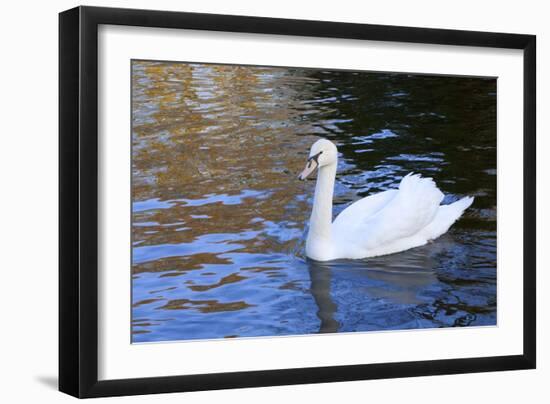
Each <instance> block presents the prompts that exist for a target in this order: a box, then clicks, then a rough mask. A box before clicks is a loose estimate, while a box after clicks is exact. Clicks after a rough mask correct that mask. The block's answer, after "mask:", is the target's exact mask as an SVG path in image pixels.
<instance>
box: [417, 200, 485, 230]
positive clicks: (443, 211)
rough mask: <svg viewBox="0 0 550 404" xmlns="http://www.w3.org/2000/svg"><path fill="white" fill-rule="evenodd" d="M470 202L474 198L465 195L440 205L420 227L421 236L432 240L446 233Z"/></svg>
mask: <svg viewBox="0 0 550 404" xmlns="http://www.w3.org/2000/svg"><path fill="white" fill-rule="evenodd" d="M472 202H474V198H473V197H472V196H467V197H465V198H462V199H460V200H458V201H456V202H454V203H451V204H450V205H442V206H440V207H439V208H438V209H437V213H436V215H435V217H434V219H433V220H432V221H431V222H430V223H429V224H428V225H427V226H426V227H425V228H424V229H422V236H423V237H425V238H426V239H428V240H433V239H435V238H437V237H439V236H441V235H442V234H443V233H446V232H447V230H449V227H451V225H452V224H453V223H454V222H456V221H457V220H458V218H459V217H460V216H462V213H464V211H465V210H466V209H468V208H469V207H470V205H471V204H472Z"/></svg>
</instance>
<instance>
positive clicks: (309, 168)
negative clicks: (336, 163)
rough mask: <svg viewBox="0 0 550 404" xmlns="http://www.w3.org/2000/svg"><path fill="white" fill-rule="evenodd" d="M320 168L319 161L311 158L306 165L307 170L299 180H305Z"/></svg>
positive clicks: (301, 174)
mask: <svg viewBox="0 0 550 404" xmlns="http://www.w3.org/2000/svg"><path fill="white" fill-rule="evenodd" d="M318 166H319V163H318V162H317V159H313V158H309V159H308V160H307V163H306V168H304V171H302V172H301V173H300V175H299V176H298V179H299V180H302V181H303V180H305V179H306V178H307V177H308V176H309V175H310V174H311V173H312V172H314V171H315V169H316V168H317V167H318Z"/></svg>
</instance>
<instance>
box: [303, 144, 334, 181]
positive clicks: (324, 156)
mask: <svg viewBox="0 0 550 404" xmlns="http://www.w3.org/2000/svg"><path fill="white" fill-rule="evenodd" d="M337 161H338V150H337V149H336V145H335V144H334V143H332V142H331V141H330V140H327V139H319V140H318V141H316V142H315V143H313V146H311V150H310V152H309V157H308V159H307V163H306V168H304V171H302V173H301V174H300V175H299V176H298V178H299V179H301V180H305V179H306V178H307V177H308V176H309V175H310V174H311V173H312V172H314V171H315V170H316V169H317V168H320V167H323V166H328V165H331V164H336V162H337Z"/></svg>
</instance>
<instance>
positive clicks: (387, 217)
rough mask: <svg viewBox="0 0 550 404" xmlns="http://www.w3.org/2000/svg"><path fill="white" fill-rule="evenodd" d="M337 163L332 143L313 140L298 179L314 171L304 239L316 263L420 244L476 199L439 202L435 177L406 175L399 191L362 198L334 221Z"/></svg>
mask: <svg viewBox="0 0 550 404" xmlns="http://www.w3.org/2000/svg"><path fill="white" fill-rule="evenodd" d="M337 163H338V150H337V148H336V145H335V144H334V143H332V142H331V141H330V140H327V139H320V140H317V141H316V142H315V143H314V144H313V145H312V146H311V150H310V153H309V157H308V159H307V163H306V168H305V169H304V171H302V173H301V174H300V175H299V177H298V178H299V179H300V180H305V179H306V178H307V177H308V176H309V175H310V174H311V173H313V172H314V171H315V170H317V171H318V174H317V184H316V185H315V195H314V198H313V208H312V211H311V217H310V221H309V231H308V235H307V239H306V255H307V256H308V257H309V258H311V259H313V260H315V261H330V260H335V259H343V258H347V259H361V258H368V257H375V256H380V255H386V254H393V253H397V252H400V251H405V250H408V249H410V248H414V247H419V246H422V245H424V244H426V243H428V242H429V241H430V240H433V239H435V238H437V237H439V236H441V235H442V234H444V233H445V232H446V231H447V230H449V228H450V227H451V225H452V224H453V223H454V222H455V221H456V220H457V219H458V218H459V217H460V216H461V215H462V213H463V212H464V211H465V210H466V209H467V208H468V207H469V206H470V205H471V204H472V202H473V201H474V198H473V197H471V196H467V197H464V198H462V199H460V200H458V201H456V202H454V203H452V204H450V205H440V203H441V201H442V200H443V193H442V192H441V191H440V190H439V189H438V188H437V186H436V185H435V183H434V181H433V180H432V179H431V178H422V177H421V176H420V175H419V174H412V173H410V174H408V175H406V176H405V177H403V178H402V179H401V183H400V184H399V188H398V189H390V190H387V191H383V192H380V193H377V194H374V195H370V196H367V197H365V198H363V199H360V200H358V201H356V202H354V203H352V204H351V205H350V206H348V207H347V208H346V209H344V210H343V211H342V212H341V213H340V214H339V215H338V216H337V217H336V219H334V221H332V197H333V194H334V181H335V179H336V167H337Z"/></svg>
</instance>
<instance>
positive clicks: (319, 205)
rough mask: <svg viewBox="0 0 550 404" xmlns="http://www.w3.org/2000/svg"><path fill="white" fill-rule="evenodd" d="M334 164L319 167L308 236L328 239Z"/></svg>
mask: <svg viewBox="0 0 550 404" xmlns="http://www.w3.org/2000/svg"><path fill="white" fill-rule="evenodd" d="M335 178H336V164H335V163H334V164H330V165H327V166H323V167H320V168H319V172H318V174H317V184H316V186H315V196H314V198H313V210H312V211H311V218H310V220H309V235H308V237H316V238H324V239H330V237H331V232H330V230H331V225H332V196H333V195H334V180H335Z"/></svg>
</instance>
